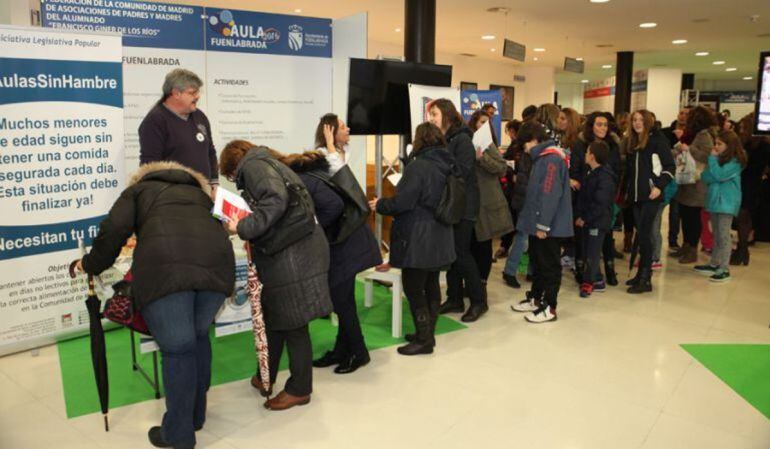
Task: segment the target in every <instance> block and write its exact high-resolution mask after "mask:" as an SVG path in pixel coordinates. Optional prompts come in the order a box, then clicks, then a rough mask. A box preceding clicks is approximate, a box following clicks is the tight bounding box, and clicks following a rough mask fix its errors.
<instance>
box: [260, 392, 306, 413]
mask: <svg viewBox="0 0 770 449" xmlns="http://www.w3.org/2000/svg"><path fill="white" fill-rule="evenodd" d="M309 403H310V395H307V396H292V395H290V394H289V393H287V392H286V391H282V392H280V393H278V395H277V396H276V397H274V398H273V399H269V400H268V401H267V402H265V408H266V409H268V410H286V409H290V408H292V407H294V406H296V405H306V404H309Z"/></svg>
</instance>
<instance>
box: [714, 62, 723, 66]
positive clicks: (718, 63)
mask: <svg viewBox="0 0 770 449" xmlns="http://www.w3.org/2000/svg"><path fill="white" fill-rule="evenodd" d="M714 65H725V62H724V61H714Z"/></svg>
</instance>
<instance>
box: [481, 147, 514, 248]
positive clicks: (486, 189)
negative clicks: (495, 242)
mask: <svg viewBox="0 0 770 449" xmlns="http://www.w3.org/2000/svg"><path fill="white" fill-rule="evenodd" d="M507 168H508V166H507V165H506V164H505V159H503V157H502V156H501V155H500V151H498V149H497V147H496V146H495V145H494V144H492V145H490V146H489V148H487V149H486V150H485V151H484V153H483V155H482V156H481V159H478V160H477V161H476V180H477V181H478V185H479V216H478V219H477V220H476V228H475V230H476V240H478V241H479V242H483V241H486V240H490V239H493V238H497V237H500V236H501V235H504V234H507V233H509V232H511V231H513V219H512V218H511V211H510V209H509V208H508V201H507V200H506V199H505V195H504V194H503V189H502V188H501V187H500V177H501V176H503V175H504V174H505V171H506V169H507Z"/></svg>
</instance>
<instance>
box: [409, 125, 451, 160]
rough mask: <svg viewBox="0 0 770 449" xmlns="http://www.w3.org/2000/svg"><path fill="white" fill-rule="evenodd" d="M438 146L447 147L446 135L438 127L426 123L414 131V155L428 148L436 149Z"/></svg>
mask: <svg viewBox="0 0 770 449" xmlns="http://www.w3.org/2000/svg"><path fill="white" fill-rule="evenodd" d="M437 145H441V146H446V140H445V139H444V134H443V133H442V132H441V130H440V129H438V126H436V125H434V124H433V123H431V122H424V123H421V124H420V125H419V126H417V129H416V130H415V131H414V144H413V148H414V153H415V154H416V153H417V152H418V151H420V150H422V149H423V148H427V147H435V146H437Z"/></svg>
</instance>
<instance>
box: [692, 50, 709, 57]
mask: <svg viewBox="0 0 770 449" xmlns="http://www.w3.org/2000/svg"><path fill="white" fill-rule="evenodd" d="M708 55H709V52H707V51H699V52H698V53H695V56H708Z"/></svg>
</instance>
